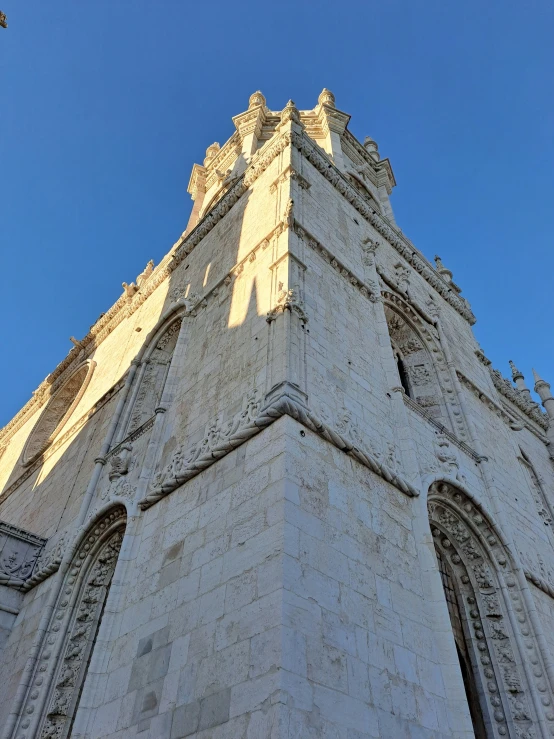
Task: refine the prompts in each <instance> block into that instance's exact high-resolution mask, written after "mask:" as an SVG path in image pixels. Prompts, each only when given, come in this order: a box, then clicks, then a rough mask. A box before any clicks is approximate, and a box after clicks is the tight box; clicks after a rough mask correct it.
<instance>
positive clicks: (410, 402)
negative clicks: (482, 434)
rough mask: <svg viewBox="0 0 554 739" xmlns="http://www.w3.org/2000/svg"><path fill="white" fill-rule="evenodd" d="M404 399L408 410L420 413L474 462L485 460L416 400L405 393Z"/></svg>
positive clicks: (403, 394)
mask: <svg viewBox="0 0 554 739" xmlns="http://www.w3.org/2000/svg"><path fill="white" fill-rule="evenodd" d="M402 398H403V400H404V403H405V404H406V405H407V406H408V408H411V410H413V411H415V412H416V413H418V414H419V415H420V416H421V417H422V418H424V419H425V420H426V421H429V423H430V424H431V425H432V426H434V427H435V428H436V429H437V430H438V431H440V432H441V434H444V435H445V436H447V437H448V438H449V439H450V441H451V442H452V443H453V444H455V445H456V446H457V447H458V449H461V450H462V451H463V452H465V453H466V454H467V455H468V457H471V459H473V461H474V462H481V461H482V460H483V457H480V456H479V455H478V454H477V452H475V451H474V450H473V449H472V448H471V447H470V446H469V444H466V443H465V441H462V440H461V439H458V437H457V436H456V435H455V434H453V433H452V431H450V429H447V428H446V426H443V425H442V423H439V421H436V420H435V419H434V418H433V417H432V416H430V415H429V414H428V413H426V412H425V410H424V409H423V408H422V407H421V406H420V405H419V404H418V403H416V402H415V400H412V399H411V398H410V397H408V396H407V395H406V394H405V393H402Z"/></svg>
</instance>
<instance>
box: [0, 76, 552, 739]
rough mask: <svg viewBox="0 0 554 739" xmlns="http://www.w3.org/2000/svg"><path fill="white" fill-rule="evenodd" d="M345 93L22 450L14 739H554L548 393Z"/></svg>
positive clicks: (323, 105) (246, 161) (260, 167)
mask: <svg viewBox="0 0 554 739" xmlns="http://www.w3.org/2000/svg"><path fill="white" fill-rule="evenodd" d="M348 121H349V116H348V115H347V114H346V113H344V112H342V111H340V110H339V109H338V108H337V107H336V103H335V99H334V96H333V94H332V93H330V92H329V91H328V90H324V91H323V92H322V93H321V95H320V97H319V99H318V103H317V105H316V107H315V108H314V109H313V110H310V111H298V110H297V109H296V107H295V106H294V103H292V102H289V103H288V104H287V105H286V107H285V108H284V109H283V110H282V111H280V112H275V111H271V110H269V109H268V107H267V105H266V100H265V98H264V96H263V95H262V94H261V93H255V94H254V95H252V96H251V98H250V101H249V106H248V109H247V110H246V111H245V112H244V113H241V114H240V115H237V116H236V117H235V118H233V123H234V125H235V129H236V130H235V133H234V134H233V135H232V136H231V138H230V139H229V140H228V141H227V142H226V143H225V144H224V145H223V146H222V147H220V146H219V144H213V145H211V146H209V147H208V149H207V152H206V158H205V160H204V162H203V164H202V165H194V167H193V171H192V175H191V179H190V183H189V192H190V193H191V196H192V198H193V208H192V213H191V216H190V219H189V223H188V226H187V229H186V231H185V232H184V233H183V235H182V236H181V238H180V239H179V240H178V241H177V243H176V244H175V245H174V246H173V247H172V249H171V250H170V251H169V253H168V254H167V256H166V257H165V258H164V259H163V260H162V262H161V263H160V264H159V265H157V266H154V264H153V263H149V264H148V265H147V266H146V267H145V269H144V271H143V272H142V273H141V274H140V275H139V276H138V277H137V278H136V279H135V281H134V282H131V283H129V284H127V283H124V284H123V288H124V291H123V294H122V295H121V297H120V299H119V300H118V301H117V302H116V303H115V305H114V306H112V308H110V309H109V310H108V311H107V313H106V314H104V315H103V316H101V317H100V318H99V319H98V321H97V322H96V323H95V324H94V325H93V326H92V328H91V330H90V332H89V333H88V334H87V336H85V337H84V338H82V339H80V340H78V339H75V338H72V339H71V341H72V342H73V345H74V346H73V348H72V349H71V351H70V352H69V354H68V356H67V357H66V358H65V359H64V360H63V361H62V362H61V364H60V365H59V366H58V367H57V368H56V369H55V370H54V371H53V372H52V373H51V374H50V375H49V376H48V377H47V378H46V380H45V381H44V382H43V383H42V384H41V386H40V387H39V388H38V390H37V391H36V392H35V393H34V394H33V397H32V399H31V400H30V401H29V402H28V403H27V405H26V406H25V407H24V408H23V409H22V410H21V411H20V413H18V414H17V416H16V417H15V418H14V419H13V420H12V421H11V422H10V423H9V424H8V425H7V426H6V427H5V428H4V429H3V430H2V432H0V486H1V489H2V493H1V495H0V519H1V520H2V523H0V649H1V650H2V657H1V666H0V727H2V732H3V733H2V734H1V735H2V737H4V739H15V738H16V737H17V738H19V739H34V738H39V737H40V738H41V739H46V738H47V737H78V738H79V739H85V738H86V739H107V738H108V737H110V739H129V738H130V737H136V736H140V737H144V739H148V738H150V739H181V737H191V738H192V739H296V738H297V737H300V738H302V739H304V738H311V737H313V738H316V737H317V738H321V739H370V738H377V737H382V738H383V739H408V738H410V739H423V738H425V739H447V738H448V739H451V738H452V737H454V738H456V739H469V738H470V737H473V736H475V737H477V738H478V739H482V738H483V737H486V738H487V739H491V738H492V737H495V738H496V737H513V738H515V739H539V737H541V738H543V739H546V737H552V736H554V550H553V546H554V531H553V530H552V527H553V506H554V475H553V471H554V467H553V459H554V398H553V397H552V395H551V393H550V387H549V385H548V383H546V382H545V381H544V380H542V379H541V378H540V377H538V376H536V377H535V389H536V391H537V392H538V394H539V396H540V399H541V402H542V407H541V406H540V405H539V404H537V403H536V402H535V401H534V400H533V398H532V396H531V392H530V390H529V388H528V387H527V385H526V383H525V378H524V377H523V375H522V374H521V373H520V372H519V370H518V369H517V367H516V366H515V365H513V364H512V380H508V379H505V378H504V377H503V376H502V375H501V374H500V373H499V372H498V371H497V370H495V369H493V368H492V367H491V365H490V362H489V361H488V360H487V358H486V356H485V354H484V353H483V351H482V349H481V348H480V347H479V345H478V344H477V342H476V340H475V338H474V336H473V333H472V328H471V327H472V325H473V323H474V322H475V318H474V316H473V313H472V311H471V307H470V305H469V303H468V302H467V300H466V299H465V298H464V297H463V295H462V294H461V289H460V287H459V286H458V285H457V284H456V283H455V282H454V280H453V275H452V272H451V271H450V270H449V269H448V268H447V267H446V266H445V265H444V264H443V263H442V261H441V260H440V258H438V257H437V258H436V260H435V263H434V264H432V263H430V262H429V261H428V260H427V259H426V258H425V257H424V256H423V255H422V253H421V252H420V251H419V250H418V249H417V248H416V247H415V246H414V245H413V244H412V243H411V242H410V241H409V240H408V239H407V238H406V237H405V236H404V234H403V233H402V232H401V231H400V229H399V228H398V227H397V226H396V224H395V221H394V216H393V212H392V208H391V203H390V195H391V192H392V188H393V187H394V185H395V180H394V175H393V172H392V168H391V165H390V163H389V161H388V160H387V159H381V158H380V155H379V152H378V148H377V144H376V143H375V141H374V140H373V139H371V138H367V139H366V140H365V142H364V143H363V144H362V143H360V142H359V141H357V140H356V139H355V137H354V136H353V135H352V134H351V133H350V131H349V129H348Z"/></svg>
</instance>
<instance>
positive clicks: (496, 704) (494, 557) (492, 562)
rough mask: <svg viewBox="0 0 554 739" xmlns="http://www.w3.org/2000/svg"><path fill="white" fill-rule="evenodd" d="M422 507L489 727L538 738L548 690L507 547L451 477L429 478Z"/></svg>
mask: <svg viewBox="0 0 554 739" xmlns="http://www.w3.org/2000/svg"><path fill="white" fill-rule="evenodd" d="M428 510H429V519H430V524H431V531H432V534H433V538H434V541H435V546H436V547H437V549H438V550H439V551H440V554H441V556H442V557H443V558H444V559H445V560H446V561H447V562H448V564H449V566H450V568H451V570H452V572H453V574H454V577H455V579H456V583H457V587H458V588H459V592H460V599H459V607H460V608H461V609H463V610H464V611H465V614H466V618H467V621H468V624H469V626H470V627H471V635H470V645H471V648H472V649H473V650H474V659H475V662H476V669H477V670H478V671H479V673H480V674H481V681H482V685H483V692H482V694H481V696H480V699H481V701H482V703H483V704H484V707H486V708H485V710H484V714H485V715H487V714H488V715H489V716H490V718H491V720H492V725H493V726H494V732H495V733H494V735H495V736H497V735H498V736H518V737H520V736H529V737H537V739H538V736H544V734H543V733H542V731H541V729H540V728H539V727H540V725H541V723H542V722H543V721H546V723H547V724H548V725H549V727H550V728H552V729H554V712H553V710H552V698H553V697H552V695H551V691H550V689H549V688H548V687H547V683H546V681H545V678H546V673H545V665H544V663H543V660H542V655H541V653H540V649H539V648H538V645H537V643H536V640H535V636H534V634H533V630H532V626H531V621H530V618H529V614H528V613H527V607H526V604H525V601H524V598H523V597H522V594H521V592H520V588H519V586H518V581H517V577H516V575H515V573H514V571H513V564H512V561H511V557H510V554H509V552H508V551H507V550H506V549H505V547H504V546H503V544H502V542H501V540H500V538H499V536H498V533H497V532H496V531H495V530H494V529H493V528H492V527H491V525H490V524H489V522H488V520H487V517H486V515H485V514H484V512H483V511H482V510H481V509H480V508H479V507H478V506H476V505H475V503H474V502H473V501H472V500H471V499H470V498H468V496H467V495H465V493H463V492H462V491H461V490H457V489H456V488H454V487H453V486H452V485H449V484H448V483H442V482H437V483H434V484H433V486H432V487H431V490H430V491H429V499H428ZM505 594H506V595H505ZM505 597H508V598H509V601H506V600H505ZM510 611H513V612H514V613H515V614H516V617H515V618H514V619H512V618H511V617H510V615H509V614H510ZM522 647H524V648H525V655H523V654H522V653H521V648H522ZM524 659H525V660H526V659H530V660H531V663H532V664H533V665H534V669H533V670H532V671H531V670H524V669H522V664H525V662H524ZM538 696H541V698H540V700H539V699H538ZM537 732H538V734H537Z"/></svg>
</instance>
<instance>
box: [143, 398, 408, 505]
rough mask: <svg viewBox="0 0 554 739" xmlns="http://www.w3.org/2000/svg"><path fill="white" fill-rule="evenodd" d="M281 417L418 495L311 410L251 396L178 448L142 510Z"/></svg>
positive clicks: (392, 455) (287, 401)
mask: <svg viewBox="0 0 554 739" xmlns="http://www.w3.org/2000/svg"><path fill="white" fill-rule="evenodd" d="M283 415H288V416H290V417H291V418H293V419H295V420H296V421H298V422H299V423H302V424H303V425H304V426H306V428H308V429H310V430H311V431H314V432H315V433H317V434H319V435H320V436H322V437H323V438H325V439H327V440H328V441H330V442H331V443H332V444H334V445H335V446H336V447H337V448H338V449H341V450H342V451H344V452H346V453H347V454H350V455H351V456H352V457H354V459H357V460H358V461H359V462H361V463H362V464H363V465H364V466H365V467H368V468H369V469H370V470H371V471H372V472H375V473H376V474H377V475H379V476H380V477H382V478H383V479H384V480H386V481H387V482H390V483H392V484H393V485H395V486H396V487H397V488H398V489H399V490H401V491H402V492H403V493H405V494H406V495H409V496H417V495H419V491H418V490H417V488H415V487H414V486H413V485H412V484H411V483H409V482H407V481H406V480H404V479H403V478H402V477H401V476H400V475H398V474H396V472H395V471H393V470H391V469H390V468H389V466H388V465H387V464H386V463H381V462H379V459H378V456H379V457H380V456H381V454H380V453H378V456H377V455H375V453H374V452H370V451H366V450H362V449H358V448H357V447H356V446H355V445H354V444H353V443H352V441H351V440H348V439H347V438H345V437H344V436H343V435H342V434H340V433H339V432H338V429H334V428H332V427H330V426H328V425H327V424H325V423H324V422H322V421H321V420H319V419H318V418H317V417H316V416H315V415H314V413H313V412H312V411H310V410H309V409H307V408H306V407H304V406H302V405H301V404H300V403H299V402H298V401H296V400H295V399H292V398H290V397H289V396H288V395H281V396H280V397H278V398H276V399H275V400H274V401H273V402H271V404H270V405H267V406H265V407H262V406H261V400H260V396H258V395H256V394H252V395H251V396H249V398H248V399H247V402H246V407H245V410H243V411H241V412H240V413H238V414H237V415H236V416H234V418H233V419H231V420H230V421H228V422H227V423H225V424H220V423H219V422H218V421H217V420H216V421H215V422H214V423H212V424H211V425H209V426H208V428H207V431H206V434H205V436H204V438H203V439H202V440H201V441H200V442H198V443H196V444H193V445H192V446H190V447H186V446H185V445H183V446H181V447H179V448H178V449H177V450H176V451H175V452H174V454H173V456H172V458H171V460H170V462H169V463H168V464H167V465H166V466H165V467H164V468H163V470H161V471H160V472H158V473H157V474H156V476H155V477H154V480H153V484H152V486H151V488H150V491H149V492H148V495H147V496H146V497H145V498H144V499H143V500H142V501H141V502H140V506H141V508H143V509H146V508H149V507H150V506H151V505H154V503H156V502H157V501H158V500H160V499H161V498H163V497H164V496H165V495H167V494H168V493H170V492H172V491H173V490H175V489H176V488H178V487H180V486H181V485H182V484H183V483H185V482H186V481H187V480H190V479H191V478H193V477H195V476H196V475H198V474H199V473H200V472H202V471H203V470H205V469H207V468H208V467H211V465H212V464H214V462H216V461H217V460H218V459H221V458H222V457H224V456H226V455H227V454H229V452H232V451H233V450H234V449H236V448H237V447H238V446H240V445H241V444H244V442H245V441H248V439H251V438H252V437H253V436H255V435H256V434H258V433H259V432H260V431H261V430H262V429H264V428H267V427H268V426H269V425H270V424H272V423H273V422H274V421H276V420H277V419H278V418H280V417H281V416H283ZM388 457H389V459H390V458H394V459H396V451H395V450H393V452H389V454H388Z"/></svg>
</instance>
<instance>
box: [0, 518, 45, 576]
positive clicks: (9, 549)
mask: <svg viewBox="0 0 554 739" xmlns="http://www.w3.org/2000/svg"><path fill="white" fill-rule="evenodd" d="M45 544H46V539H42V538H41V537H40V536H35V534H30V533H29V532H28V531H24V530H23V529H19V528H17V526H12V525H11V524H8V523H5V522H4V521H0V584H1V585H9V586H10V587H14V588H20V587H22V586H24V585H25V583H26V582H27V580H28V579H29V578H30V577H31V575H32V573H33V569H34V568H35V565H36V563H37V560H38V558H39V556H40V554H41V552H42V550H43V548H44V545H45Z"/></svg>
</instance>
